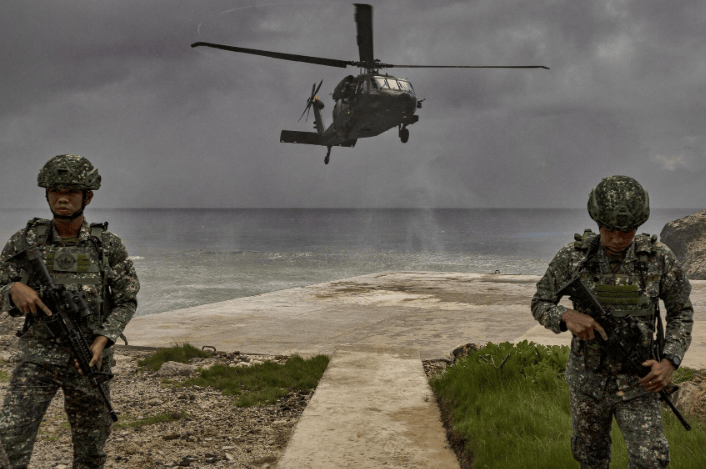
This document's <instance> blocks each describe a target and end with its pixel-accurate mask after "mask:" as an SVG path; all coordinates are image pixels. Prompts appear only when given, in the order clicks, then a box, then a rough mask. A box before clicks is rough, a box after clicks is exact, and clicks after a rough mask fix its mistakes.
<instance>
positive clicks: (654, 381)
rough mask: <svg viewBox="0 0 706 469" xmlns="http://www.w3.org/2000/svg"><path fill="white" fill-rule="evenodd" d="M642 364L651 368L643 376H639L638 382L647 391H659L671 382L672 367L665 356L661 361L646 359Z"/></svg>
mask: <svg viewBox="0 0 706 469" xmlns="http://www.w3.org/2000/svg"><path fill="white" fill-rule="evenodd" d="M642 366H647V367H651V368H652V370H651V371H650V372H649V373H647V375H645V377H644V378H640V384H642V387H644V388H645V389H647V390H648V391H650V392H660V391H661V390H662V389H664V388H666V387H667V385H669V384H670V383H671V382H672V374H673V373H674V367H673V366H672V364H671V363H670V362H669V360H667V359H666V358H664V359H662V361H661V362H658V361H657V360H647V361H645V362H644V363H643V364H642Z"/></svg>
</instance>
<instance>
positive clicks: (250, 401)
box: [181, 355, 329, 407]
mask: <svg viewBox="0 0 706 469" xmlns="http://www.w3.org/2000/svg"><path fill="white" fill-rule="evenodd" d="M328 362H329V358H328V357H327V356H326V355H317V356H315V357H312V358H309V359H307V360H304V359H303V358H302V357H299V356H296V355H295V356H293V357H291V358H289V360H287V362H286V363H284V364H282V365H280V364H278V363H273V362H265V363H262V364H258V365H252V366H249V367H230V366H227V365H222V364H216V365H213V366H212V367H210V368H207V369H204V370H201V371H200V373H199V376H197V377H195V378H191V379H188V380H186V381H184V383H182V384H181V385H182V386H191V385H198V386H210V387H213V388H216V389H220V390H221V391H222V393H223V394H224V395H226V396H235V400H234V402H233V403H234V404H235V405H236V406H238V407H249V406H253V405H267V404H274V403H276V402H277V399H279V398H280V397H282V396H285V395H287V394H288V393H289V392H292V391H307V392H308V391H310V390H312V389H314V388H315V387H316V385H317V384H318V383H319V380H320V379H321V376H322V375H323V373H324V370H325V369H326V366H327V365H328Z"/></svg>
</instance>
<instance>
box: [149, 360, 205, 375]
mask: <svg viewBox="0 0 706 469" xmlns="http://www.w3.org/2000/svg"><path fill="white" fill-rule="evenodd" d="M195 371H196V366H194V365H189V364H186V363H179V362H166V363H164V364H162V367H161V368H160V369H159V371H158V372H157V376H166V377H169V376H190V375H191V374H192V373H194V372H195Z"/></svg>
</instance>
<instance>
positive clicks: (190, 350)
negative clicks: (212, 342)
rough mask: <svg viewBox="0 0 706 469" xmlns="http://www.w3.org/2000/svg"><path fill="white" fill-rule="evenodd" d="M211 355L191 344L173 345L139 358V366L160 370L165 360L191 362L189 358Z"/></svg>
mask: <svg viewBox="0 0 706 469" xmlns="http://www.w3.org/2000/svg"><path fill="white" fill-rule="evenodd" d="M209 356H210V355H209V354H208V353H206V352H203V351H201V350H199V349H197V348H196V347H194V346H193V345H191V344H186V343H185V344H182V345H174V346H173V347H168V348H163V349H160V350H157V351H156V352H155V353H153V354H152V355H150V356H149V357H147V358H145V359H143V360H138V361H137V364H138V365H139V366H147V367H149V368H151V369H153V370H154V371H158V370H159V369H160V368H161V367H162V364H163V363H165V362H179V363H189V359H191V358H194V357H202V358H205V357H209Z"/></svg>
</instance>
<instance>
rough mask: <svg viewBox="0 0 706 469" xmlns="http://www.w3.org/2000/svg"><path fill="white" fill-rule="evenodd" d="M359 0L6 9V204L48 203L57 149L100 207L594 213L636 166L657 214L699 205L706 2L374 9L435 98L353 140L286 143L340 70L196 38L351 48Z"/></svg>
mask: <svg viewBox="0 0 706 469" xmlns="http://www.w3.org/2000/svg"><path fill="white" fill-rule="evenodd" d="M353 14H354V7H353V5H352V3H350V2H342V1H327V2H320V3H316V2H277V1H276V0H275V1H265V2H257V1H254V0H242V1H236V0H229V1H225V0H209V1H204V0H150V1H144V0H122V1H120V2H108V1H95V2H87V1H84V2H79V1H65V2H56V1H55V0H52V1H48V0H45V1H37V0H33V1H31V2H28V1H26V0H9V1H6V2H3V8H2V14H1V15H0V41H1V43H2V46H3V47H2V48H1V49H0V69H1V70H2V81H1V83H2V88H1V89H0V103H2V105H1V106H0V161H1V162H2V168H3V170H2V172H0V207H5V208H8V207H26V208H30V207H44V206H45V202H44V200H43V191H42V190H41V189H39V188H38V187H37V186H36V176H37V172H38V170H39V168H40V167H41V166H42V165H43V164H44V163H45V162H46V161H47V160H48V159H49V158H51V157H52V156H54V155H56V154H60V153H77V154H80V155H83V156H86V157H87V158H89V159H90V160H91V161H92V162H93V163H94V164H95V165H96V166H98V168H99V171H100V172H101V174H102V176H103V187H102V188H101V189H100V191H98V192H97V193H96V198H95V199H94V205H96V206H99V207H104V208H109V207H361V208H366V207H469V208H475V207H511V208H515V207H583V206H585V203H586V200H587V196H588V193H589V191H590V189H591V187H592V186H595V185H596V184H597V183H598V182H599V181H600V179H601V178H602V177H605V176H608V175H612V174H626V175H629V176H632V177H634V178H636V179H637V180H638V181H640V182H641V183H642V184H643V186H645V188H646V189H647V190H648V191H649V192H650V199H651V201H652V206H653V207H684V208H697V209H703V208H705V207H706V184H704V180H705V179H706V178H705V176H706V133H705V132H706V130H705V129H706V2H703V1H701V0H683V1H679V2H665V1H663V0H628V1H620V0H614V1H606V0H596V1H591V2H576V1H568V0H567V1H563V2H562V1H542V0H532V1H530V0H526V1H506V0H482V1H468V2H465V1H464V2H450V1H434V2H431V1H421V0H395V1H391V0H390V1H378V2H373V29H374V36H373V37H374V50H375V57H376V58H378V59H380V60H381V61H383V62H390V63H398V64H399V63H410V64H423V65H435V64H439V65H450V64H461V65H546V66H549V67H551V70H542V69H538V70H473V69H471V70H459V69H449V70H444V69H437V70H433V69H432V70H419V69H390V70H389V73H391V74H394V75H397V76H401V77H405V78H408V79H409V80H410V81H411V82H412V83H413V85H414V87H415V89H416V91H417V94H418V96H419V98H425V99H426V100H425V101H424V104H423V105H424V107H423V109H420V110H418V111H417V113H418V114H419V116H420V120H419V122H417V123H416V124H414V125H412V126H411V127H410V139H409V142H408V143H407V144H402V143H401V142H400V141H399V138H398V136H397V132H396V131H395V130H392V131H388V132H387V133H384V134H382V135H380V136H378V137H373V138H369V139H361V140H359V141H358V144H357V146H356V147H355V148H334V149H333V151H332V154H331V163H330V164H329V165H328V166H326V165H324V163H323V159H324V155H325V154H326V149H325V148H324V147H318V146H309V145H292V144H283V143H279V134H280V131H281V130H282V129H288V130H299V131H311V130H312V129H311V126H312V124H313V118H312V117H313V116H311V117H310V119H309V122H308V123H305V122H304V119H302V120H301V121H300V122H297V119H298V118H299V116H300V114H301V112H302V111H303V110H304V107H305V106H306V99H307V97H308V94H309V93H310V91H311V86H312V84H313V83H315V82H316V83H318V82H319V80H321V79H323V80H324V84H323V86H322V88H321V91H320V92H319V96H320V97H321V98H322V100H323V102H324V103H325V105H326V107H325V108H324V110H323V113H324V117H325V121H326V124H327V125H328V124H330V123H331V110H332V108H333V101H332V99H331V96H330V93H331V92H332V91H333V88H334V87H335V85H336V84H337V83H338V82H339V81H340V80H341V79H342V78H343V77H344V76H345V75H347V74H355V73H357V69H355V68H352V67H349V68H348V69H347V70H343V69H337V68H330V67H323V66H317V65H307V64H299V63H295V62H289V61H282V60H275V59H270V58H265V57H256V56H250V55H245V54H236V53H231V52H226V51H219V50H213V49H205V48H197V49H192V48H191V47H190V44H191V43H192V42H195V41H207V42H217V43H223V44H230V45H235V46H240V47H248V48H255V49H266V50H274V51H280V52H288V53H294V54H302V55H312V56H319V57H326V58H335V59H341V60H358V49H357V46H356V31H355V22H354V19H353Z"/></svg>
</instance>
